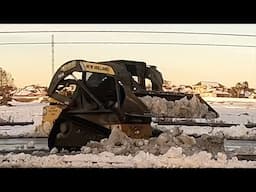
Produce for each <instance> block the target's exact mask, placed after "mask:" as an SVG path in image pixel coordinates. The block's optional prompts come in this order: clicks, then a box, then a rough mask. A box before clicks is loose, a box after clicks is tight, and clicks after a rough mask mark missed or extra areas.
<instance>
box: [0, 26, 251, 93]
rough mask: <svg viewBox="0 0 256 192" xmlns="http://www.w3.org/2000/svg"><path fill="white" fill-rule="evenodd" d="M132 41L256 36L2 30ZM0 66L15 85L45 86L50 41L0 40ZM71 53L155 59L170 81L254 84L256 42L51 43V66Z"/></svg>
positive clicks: (237, 29)
mask: <svg viewBox="0 0 256 192" xmlns="http://www.w3.org/2000/svg"><path fill="white" fill-rule="evenodd" d="M14 30H152V31H187V32H217V33H241V34H256V24H246V25H245V24H232V25H231V24H59V25H56V24H23V25H21V24H0V31H14ZM52 34H54V36H55V41H127V42H129V41H137V42H179V43H214V44H243V45H245V44H246V45H256V37H230V36H208V35H184V34H129V33H122V34H120V33H40V34H1V33H0V44H1V43H4V42H49V41H50V40H51V35H52ZM0 58H1V64H0V66H1V67H2V68H4V69H5V70H7V71H8V72H10V73H11V74H12V76H13V77H14V81H15V82H14V83H15V84H16V85H17V86H18V87H22V86H24V85H29V84H40V85H46V86H48V84H49V82H50V80H51V75H52V72H51V45H8V46H3V45H0ZM72 59H84V60H89V61H106V60H115V59H128V60H136V61H144V62H146V63H147V64H149V65H156V66H157V67H158V69H159V70H160V71H161V72H162V73H163V76H164V79H166V80H170V81H171V82H172V83H173V84H196V83H197V82H198V81H201V80H202V81H218V82H220V83H222V84H224V85H226V86H234V85H235V83H237V82H240V81H248V82H249V86H250V87H253V88H256V75H255V71H256V48H238V47H207V46H177V45H55V70H56V69H57V68H58V67H59V66H60V65H62V64H63V63H64V62H66V61H68V60H72Z"/></svg>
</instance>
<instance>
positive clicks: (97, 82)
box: [48, 60, 124, 111]
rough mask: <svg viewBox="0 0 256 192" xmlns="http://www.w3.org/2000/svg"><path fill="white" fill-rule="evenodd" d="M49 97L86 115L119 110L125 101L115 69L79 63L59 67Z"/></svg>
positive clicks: (71, 62) (73, 62)
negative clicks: (93, 112) (113, 109)
mask: <svg viewBox="0 0 256 192" xmlns="http://www.w3.org/2000/svg"><path fill="white" fill-rule="evenodd" d="M108 70H109V71H110V73H109V72H108ZM48 94H49V96H51V97H53V98H54V99H56V100H58V101H60V102H62V103H64V104H66V105H67V106H69V108H76V109H79V110H83V111H96V110H101V111H104V110H109V109H112V108H113V107H115V108H120V105H122V103H123V101H124V90H123V87H122V84H120V82H119V81H118V80H117V79H116V78H115V76H114V71H113V69H112V68H109V66H106V65H103V64H98V63H93V62H86V61H80V60H74V61H70V62H67V63H65V64H64V65H63V66H61V67H60V69H59V70H58V71H57V72H56V74H55V75H54V77H53V80H52V82H51V84H50V86H49V91H48Z"/></svg>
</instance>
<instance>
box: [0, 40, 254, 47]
mask: <svg viewBox="0 0 256 192" xmlns="http://www.w3.org/2000/svg"><path fill="white" fill-rule="evenodd" d="M48 44H52V42H6V43H0V46H1V45H2V46H5V45H7V46H8V45H48ZM54 44H55V45H57V44H59V45H71V44H74V45H75V44H98V45H178V46H179V45H181V46H182V45H185V46H217V47H241V48H255V47H256V45H241V44H240V45H239V44H214V43H178V42H166V43H164V42H163V43H161V42H112V41H91V42H90V41H84V42H81V41H80V42H79V41H75V42H72V41H70V42H54Z"/></svg>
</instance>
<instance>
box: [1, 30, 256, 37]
mask: <svg viewBox="0 0 256 192" xmlns="http://www.w3.org/2000/svg"><path fill="white" fill-rule="evenodd" d="M11 33H148V34H186V35H215V36H235V37H256V34H255V35H254V34H236V33H216V32H185V31H127V30H40V31H0V34H11Z"/></svg>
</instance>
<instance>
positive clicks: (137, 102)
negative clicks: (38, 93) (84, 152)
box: [43, 60, 218, 149]
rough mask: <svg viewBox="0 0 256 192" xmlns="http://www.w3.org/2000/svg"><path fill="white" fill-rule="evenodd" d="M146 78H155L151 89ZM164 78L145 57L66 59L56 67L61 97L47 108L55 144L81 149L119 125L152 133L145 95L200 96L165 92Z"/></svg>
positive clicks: (52, 91) (136, 133)
mask: <svg viewBox="0 0 256 192" xmlns="http://www.w3.org/2000/svg"><path fill="white" fill-rule="evenodd" d="M146 80H149V81H150V82H151V84H152V86H151V87H152V88H151V90H147V88H146V85H145V82H146ZM162 84H163V77H162V74H161V73H160V72H159V71H158V70H157V69H156V67H155V66H147V65H146V63H144V62H137V61H128V60H115V61H105V62H91V61H85V60H72V61H69V62H66V63H65V64H63V65H62V66H61V67H59V69H58V70H57V71H56V73H55V75H54V76H53V78H52V80H51V83H50V86H49V88H48V95H49V97H51V98H52V99H53V100H54V101H55V102H51V103H50V105H49V106H46V107H45V108H44V115H43V125H45V126H44V128H45V129H46V132H47V131H48V133H47V134H49V136H48V146H49V149H52V148H53V147H56V148H58V149H61V148H65V149H79V148H81V147H82V146H84V145H85V144H86V143H87V142H88V141H91V140H96V141H99V140H100V139H103V138H106V137H108V136H109V135H110V132H111V129H112V128H114V127H116V128H119V129H121V130H122V131H123V132H125V133H126V134H127V135H128V136H129V137H132V138H145V139H147V138H149V137H151V136H152V128H151V126H150V124H151V120H152V112H151V111H150V109H149V107H148V106H146V104H145V103H144V102H143V101H142V100H141V98H142V97H144V96H151V97H159V98H164V99H166V100H168V101H177V100H180V99H182V98H184V97H187V98H188V99H191V98H192V97H193V96H194V95H193V94H184V93H176V92H164V91H163V90H162ZM196 97H197V98H198V100H199V101H200V102H201V103H202V104H204V105H205V106H206V107H207V109H208V111H209V112H210V113H211V114H213V115H214V118H215V117H218V113H217V112H216V111H215V110H214V109H213V108H211V106H209V105H208V104H207V103H206V102H205V101H204V100H203V99H202V98H201V97H200V96H199V95H196ZM202 118H203V117H202Z"/></svg>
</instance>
